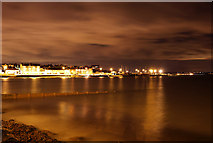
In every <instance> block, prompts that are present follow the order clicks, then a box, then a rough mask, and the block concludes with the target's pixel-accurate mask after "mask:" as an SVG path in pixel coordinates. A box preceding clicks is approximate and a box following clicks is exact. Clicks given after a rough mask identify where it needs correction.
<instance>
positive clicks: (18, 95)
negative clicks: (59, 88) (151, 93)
mask: <svg viewBox="0 0 213 143" xmlns="http://www.w3.org/2000/svg"><path fill="white" fill-rule="evenodd" d="M108 93H109V92H108V91H95V92H70V93H11V94H2V100H5V99H20V98H38V97H50V96H70V95H88V94H90V95H92V94H93V95H94V94H108Z"/></svg>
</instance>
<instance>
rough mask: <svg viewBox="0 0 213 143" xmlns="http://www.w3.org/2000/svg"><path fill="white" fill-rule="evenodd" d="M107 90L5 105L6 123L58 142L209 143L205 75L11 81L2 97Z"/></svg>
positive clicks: (208, 86)
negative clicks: (162, 142) (198, 142)
mask: <svg viewBox="0 0 213 143" xmlns="http://www.w3.org/2000/svg"><path fill="white" fill-rule="evenodd" d="M73 91H79V92H81V91H82V92H83V91H109V92H110V93H109V94H99V95H71V96H66V97H65V96H60V97H43V98H33V99H32V98H31V99H16V100H14V99H13V100H4V101H3V111H5V113H4V114H3V118H4V119H11V118H13V119H15V120H17V121H20V122H23V123H26V124H31V125H34V126H36V127H38V128H40V129H45V130H49V131H52V132H54V133H56V134H57V138H58V139H60V140H64V141H65V140H71V139H72V138H75V137H83V138H84V139H85V140H99V141H103V140H108V141H109V140H110V141H112V140H113V141H122V140H126V141H127V140H129V141H133V140H148V141H156V140H173V141H174V140H175V141H183V140H210V138H211V79H210V77H207V76H188V77H187V76H185V77H139V78H134V77H129V78H123V79H116V78H114V79H109V78H103V79H99V78H89V79H83V78H82V79H29V78H26V79H21V78H20V79H8V80H3V81H2V93H4V94H7V93H44V92H56V93H63V92H64V93H67V92H73Z"/></svg>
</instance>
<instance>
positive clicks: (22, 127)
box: [1, 119, 60, 143]
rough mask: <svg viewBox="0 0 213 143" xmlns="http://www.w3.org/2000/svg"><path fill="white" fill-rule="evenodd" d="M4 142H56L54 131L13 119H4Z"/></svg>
mask: <svg viewBox="0 0 213 143" xmlns="http://www.w3.org/2000/svg"><path fill="white" fill-rule="evenodd" d="M1 131H2V142H55V143H59V142H60V141H58V140H57V139H55V137H54V136H55V135H56V134H54V133H52V132H50V131H47V130H40V129H38V128H36V127H34V126H32V125H26V124H23V123H20V122H16V121H15V120H13V119H10V120H2V125H1Z"/></svg>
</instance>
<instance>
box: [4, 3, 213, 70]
mask: <svg viewBox="0 0 213 143" xmlns="http://www.w3.org/2000/svg"><path fill="white" fill-rule="evenodd" d="M2 12H3V13H2V23H3V28H2V29H3V33H2V36H3V37H2V40H3V44H2V60H3V62H4V63H9V62H16V63H20V62H33V63H40V64H45V63H54V64H58V63H63V64H68V65H91V64H100V65H101V66H102V67H104V68H109V67H110V66H112V67H114V68H118V67H120V66H121V65H123V66H126V67H127V68H129V69H131V68H138V67H145V66H146V67H161V68H163V69H164V70H165V71H210V70H211V65H210V59H211V36H212V34H211V3H71V2H70V3H3V5H2Z"/></svg>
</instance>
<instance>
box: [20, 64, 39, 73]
mask: <svg viewBox="0 0 213 143" xmlns="http://www.w3.org/2000/svg"><path fill="white" fill-rule="evenodd" d="M20 74H22V75H40V65H39V64H20Z"/></svg>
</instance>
